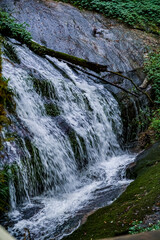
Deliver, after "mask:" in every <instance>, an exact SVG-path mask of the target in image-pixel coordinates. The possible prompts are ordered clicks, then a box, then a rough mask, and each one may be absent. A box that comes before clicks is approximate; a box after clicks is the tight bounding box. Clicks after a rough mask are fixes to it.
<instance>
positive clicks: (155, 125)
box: [151, 109, 160, 138]
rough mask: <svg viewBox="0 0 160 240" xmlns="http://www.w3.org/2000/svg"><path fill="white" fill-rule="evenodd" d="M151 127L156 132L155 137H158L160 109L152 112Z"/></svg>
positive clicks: (159, 136) (159, 135) (159, 132)
mask: <svg viewBox="0 0 160 240" xmlns="http://www.w3.org/2000/svg"><path fill="white" fill-rule="evenodd" d="M151 127H152V128H153V129H154V130H155V132H156V137H157V138H160V109H158V110H157V111H155V112H154V117H153V118H152V122H151Z"/></svg>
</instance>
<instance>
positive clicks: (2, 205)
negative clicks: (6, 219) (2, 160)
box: [0, 168, 9, 214]
mask: <svg viewBox="0 0 160 240" xmlns="http://www.w3.org/2000/svg"><path fill="white" fill-rule="evenodd" d="M8 181H9V177H8V172H7V168H4V169H2V170H0V214H3V213H4V212H6V211H7V210H8V208H9V187H8Z"/></svg>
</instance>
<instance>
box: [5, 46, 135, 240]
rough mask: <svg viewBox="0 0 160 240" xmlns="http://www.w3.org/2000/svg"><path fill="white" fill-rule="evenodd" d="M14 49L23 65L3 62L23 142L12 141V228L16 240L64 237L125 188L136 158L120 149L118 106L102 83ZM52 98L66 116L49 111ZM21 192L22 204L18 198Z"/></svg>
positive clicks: (20, 48)
mask: <svg viewBox="0 0 160 240" xmlns="http://www.w3.org/2000/svg"><path fill="white" fill-rule="evenodd" d="M16 49H17V52H18V56H19V58H20V59H21V66H19V65H16V64H12V63H11V62H10V61H8V60H4V62H3V75H4V76H5V77H7V78H10V86H11V88H12V89H13V90H14V93H15V101H16V112H17V116H18V118H19V119H20V121H21V128H20V133H18V134H19V136H23V137H21V146H19V145H18V147H17V146H16V145H15V146H14V145H13V144H10V143H8V149H9V152H10V156H12V157H13V161H16V164H17V166H18V167H17V176H18V186H14V182H12V183H11V184H10V194H11V205H12V207H13V208H12V210H11V212H10V214H9V217H10V219H11V221H12V226H11V227H10V229H9V230H10V232H11V233H13V234H14V235H15V236H16V237H17V239H20V237H21V236H22V234H23V232H24V228H28V229H29V230H30V232H31V235H32V236H33V237H34V239H35V240H36V239H37V240H38V239H41V240H43V239H49V238H50V237H51V238H53V237H54V239H61V238H62V237H63V235H65V234H67V233H68V232H70V231H72V229H74V228H76V227H77V226H78V224H79V223H80V219H81V218H82V216H83V215H84V214H85V213H87V212H89V211H90V210H93V209H94V208H97V207H100V206H103V205H107V204H109V203H110V202H111V201H113V200H114V199H115V197H118V195H119V194H120V193H121V192H122V186H123V185H126V184H128V183H129V181H127V180H125V175H124V172H125V171H124V169H125V166H126V165H127V164H128V163H130V162H131V161H133V158H134V156H130V155H128V154H126V153H124V152H123V151H122V150H121V148H120V146H119V143H118V141H117V136H120V135H121V133H122V124H121V119H120V111H119V107H118V104H117V102H116V101H115V99H114V98H113V96H112V95H111V94H110V93H109V92H108V91H107V90H106V89H105V88H104V86H103V85H101V84H96V83H94V82H93V81H92V80H90V79H88V78H87V76H86V75H78V74H76V73H74V72H73V70H72V69H70V68H69V67H68V66H67V65H66V64H65V63H62V62H59V61H58V60H56V59H51V58H50V57H48V60H49V61H52V62H53V63H54V64H55V65H56V68H55V67H53V65H52V64H51V63H50V62H49V61H48V60H47V59H43V58H40V57H38V56H36V55H34V54H33V53H32V52H31V51H29V50H28V49H27V48H26V49H25V48H23V47H16ZM57 67H58V68H59V69H60V70H57ZM35 79H36V80H35ZM38 81H41V83H42V82H43V87H42V86H41V85H40V84H39V83H38ZM35 84H36V86H35ZM36 88H37V89H38V90H36ZM44 91H45V94H44ZM44 95H46V96H44ZM48 102H49V104H55V105H57V107H58V108H59V111H60V116H56V117H53V116H49V115H47V113H46V108H45V104H46V103H48ZM13 121H15V120H14V117H13ZM14 124H15V125H16V123H14ZM26 129H27V130H26ZM23 131H24V132H27V138H28V139H29V141H30V145H31V146H32V151H30V150H29V149H30V148H28V146H27V142H26V140H25V137H26V136H25V137H24V135H26V134H24V133H23ZM70 134H71V136H72V140H71V137H69V136H70ZM73 140H74V146H73V143H72V141H73ZM17 144H18V143H17ZM19 148H21V149H20V150H21V151H19V150H18V149H19ZM120 189H121V190H120ZM112 191H113V193H114V194H113V196H112V195H111V193H110V192H112ZM114 191H115V192H117V193H116V194H115V192H114ZM17 194H18V198H19V202H22V201H23V204H21V205H18V204H17V202H16V201H17V200H16V195H17ZM104 198H106V200H105V202H104ZM96 199H97V202H98V204H97V203H96ZM35 209H38V210H35ZM34 210H35V212H34Z"/></svg>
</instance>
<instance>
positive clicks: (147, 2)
mask: <svg viewBox="0 0 160 240" xmlns="http://www.w3.org/2000/svg"><path fill="white" fill-rule="evenodd" d="M62 2H66V3H71V4H73V5H74V6H77V7H78V8H80V9H82V8H84V9H87V10H94V11H97V12H100V13H103V14H104V15H105V16H107V17H112V18H117V19H119V20H120V21H122V22H125V23H127V24H129V25H131V26H132V27H135V28H140V29H143V30H145V31H148V32H154V33H157V34H160V5H159V0H134V1H133V0H125V1H124V0H112V1H110V0H108V1H104V0H77V1H74V0H62Z"/></svg>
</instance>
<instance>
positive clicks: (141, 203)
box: [64, 143, 160, 240]
mask: <svg viewBox="0 0 160 240" xmlns="http://www.w3.org/2000/svg"><path fill="white" fill-rule="evenodd" d="M153 153H154V154H153ZM134 171H135V175H136V176H137V178H136V180H135V181H134V182H132V183H131V184H130V185H129V186H128V187H127V189H126V191H125V192H124V193H123V194H122V195H121V196H120V197H119V198H118V199H117V200H116V201H115V202H114V203H113V204H111V205H110V206H107V207H104V208H101V209H99V210H98V211H96V212H95V213H94V214H93V215H91V216H89V217H88V220H87V222H86V223H85V224H84V225H82V226H81V227H80V228H79V229H78V230H76V231H75V232H74V233H73V234H72V235H70V236H68V237H65V238H64V239H66V240H75V239H76V240H90V239H94V240H95V239H100V238H106V237H113V236H116V235H121V234H125V233H128V231H129V228H130V226H132V222H133V221H136V220H143V218H144V217H145V216H146V215H147V214H151V213H152V212H153V210H152V206H153V205H154V204H155V202H157V201H159V196H160V184H159V179H160V143H158V144H157V145H155V146H153V148H151V149H150V150H149V152H146V153H144V155H142V156H141V160H140V161H138V162H137V167H136V168H135V170H134Z"/></svg>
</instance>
